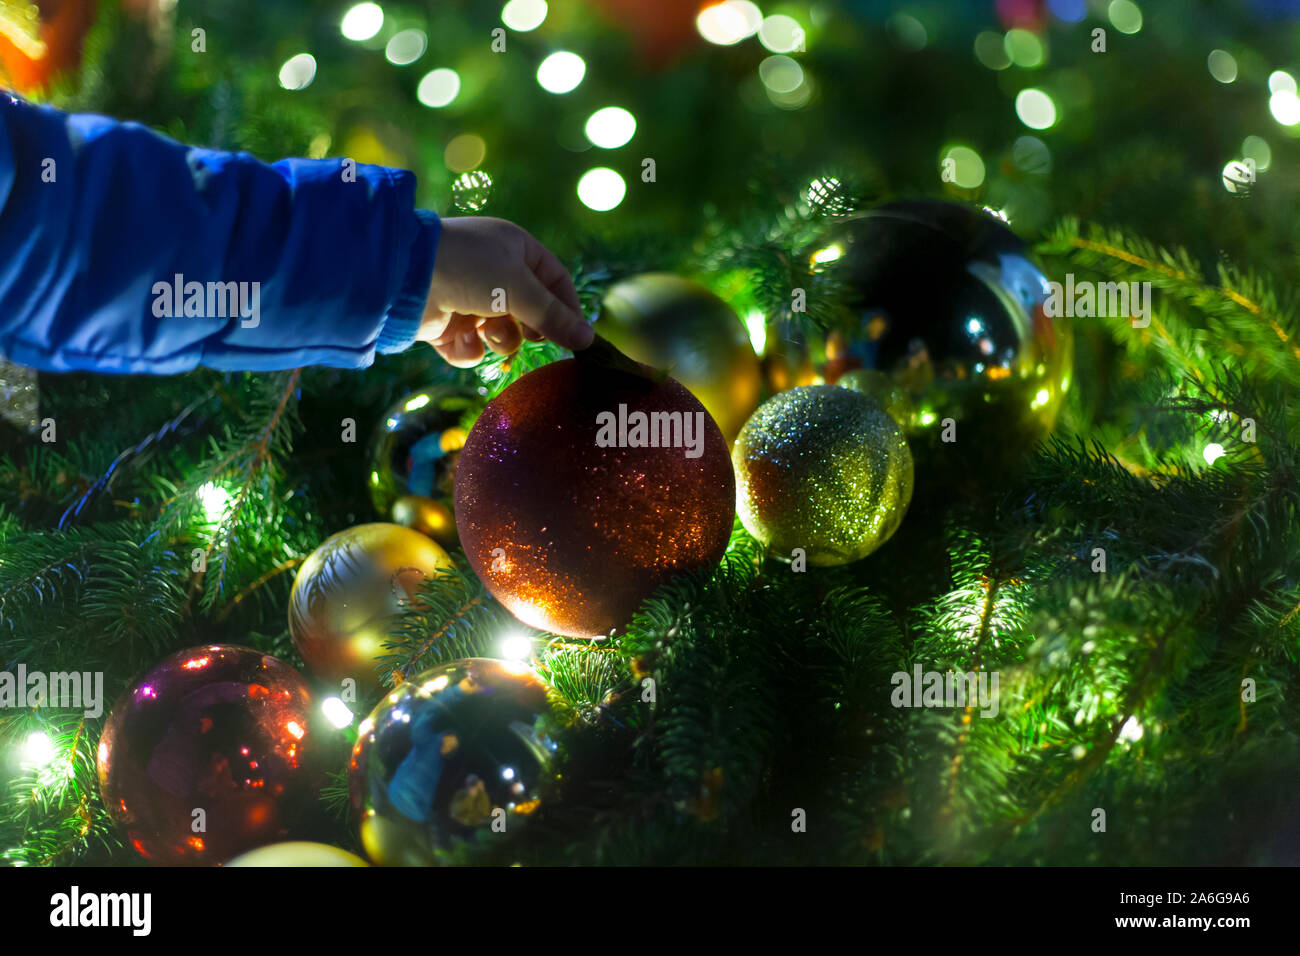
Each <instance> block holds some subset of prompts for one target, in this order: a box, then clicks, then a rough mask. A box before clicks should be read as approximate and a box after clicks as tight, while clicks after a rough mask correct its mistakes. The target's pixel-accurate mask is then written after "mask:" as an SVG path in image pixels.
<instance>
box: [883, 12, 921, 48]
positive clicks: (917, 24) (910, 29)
mask: <svg viewBox="0 0 1300 956" xmlns="http://www.w3.org/2000/svg"><path fill="white" fill-rule="evenodd" d="M889 32H890V34H892V35H893V37H894V42H895V43H897V44H898V46H899V48H900V49H903V50H906V51H908V52H909V53H915V52H916V51H917V50H924V49H925V44H926V43H927V42H928V41H929V39H930V37H929V35H928V34H927V33H926V32H925V24H923V23H922V22H921V21H920V20H918V19H916V17H913V16H910V15H908V14H906V13H896V14H894V15H893V16H892V17H890V18H889Z"/></svg>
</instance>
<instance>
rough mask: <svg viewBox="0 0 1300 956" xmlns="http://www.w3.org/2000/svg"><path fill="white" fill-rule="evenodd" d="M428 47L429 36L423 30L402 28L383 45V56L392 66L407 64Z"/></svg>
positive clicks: (422, 53)
mask: <svg viewBox="0 0 1300 956" xmlns="http://www.w3.org/2000/svg"><path fill="white" fill-rule="evenodd" d="M428 48H429V38H428V37H427V36H425V35H424V31H423V30H403V31H402V32H401V33H395V34H393V36H392V39H390V40H389V41H388V45H387V46H385V47H384V56H385V58H387V60H388V62H389V63H392V64H393V65H394V66H409V65H410V64H412V63H414V62H415V61H416V60H418V59H419V58H420V57H422V56H424V51H425V50H427V49H428Z"/></svg>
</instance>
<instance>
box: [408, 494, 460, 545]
mask: <svg viewBox="0 0 1300 956" xmlns="http://www.w3.org/2000/svg"><path fill="white" fill-rule="evenodd" d="M393 523H394V524H400V525H401V526H402V527H404V528H411V529H413V530H415V531H418V532H420V534H424V535H428V536H429V537H430V538H432V539H433V540H434V541H437V542H438V543H439V544H440V545H442V546H443V547H445V548H454V547H455V546H456V542H457V537H456V516H455V514H453V513H452V510H451V508H450V507H449V506H448V505H446V504H443V503H442V502H441V501H437V500H435V499H433V498H426V497H425V496H424V495H402V497H400V498H398V499H397V500H396V501H395V502H393Z"/></svg>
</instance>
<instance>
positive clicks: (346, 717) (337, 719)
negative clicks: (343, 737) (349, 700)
mask: <svg viewBox="0 0 1300 956" xmlns="http://www.w3.org/2000/svg"><path fill="white" fill-rule="evenodd" d="M320 709H321V713H323V714H324V715H325V719H326V720H328V721H329V722H330V723H331V724H333V725H334V726H335V727H337V728H338V729H339V730H342V729H343V728H344V727H347V726H349V725H350V724H351V723H352V717H353V714H352V711H351V710H349V709H348V705H347V704H345V703H343V701H342V699H341V698H338V697H326V698H325V699H324V700H323V701H321V705H320Z"/></svg>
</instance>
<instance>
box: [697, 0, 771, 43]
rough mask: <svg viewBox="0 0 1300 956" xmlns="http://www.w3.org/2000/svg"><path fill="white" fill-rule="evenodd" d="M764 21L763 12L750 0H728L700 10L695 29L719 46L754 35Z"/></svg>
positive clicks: (737, 41)
mask: <svg viewBox="0 0 1300 956" xmlns="http://www.w3.org/2000/svg"><path fill="white" fill-rule="evenodd" d="M762 23H763V14H762V11H760V10H759V9H758V7H757V5H755V4H753V3H751V2H750V0H726V2H725V3H715V4H713V5H712V6H708V7H705V8H704V9H703V10H701V11H700V15H699V16H698V17H696V18H695V29H696V30H698V31H699V32H700V36H702V37H704V39H706V40H708V41H709V42H710V43H714V44H717V45H718V46H732V45H733V44H736V43H739V42H740V41H741V40H743V39H745V38H746V37H752V36H753V35H754V34H755V33H757V32H758V28H759V26H761V25H762Z"/></svg>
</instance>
